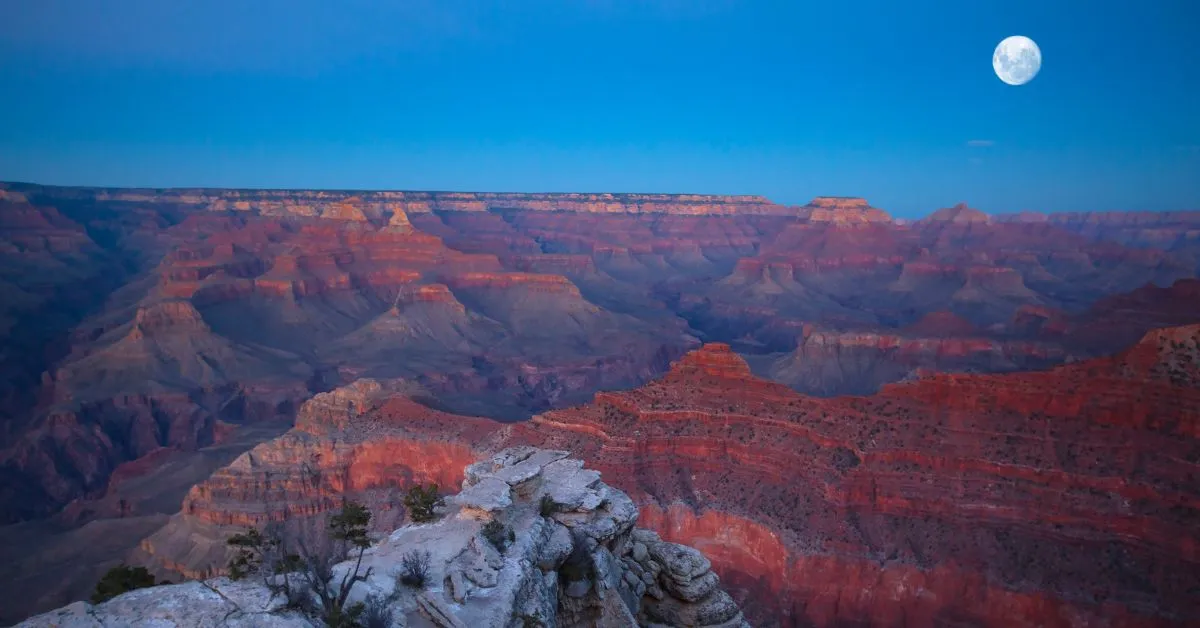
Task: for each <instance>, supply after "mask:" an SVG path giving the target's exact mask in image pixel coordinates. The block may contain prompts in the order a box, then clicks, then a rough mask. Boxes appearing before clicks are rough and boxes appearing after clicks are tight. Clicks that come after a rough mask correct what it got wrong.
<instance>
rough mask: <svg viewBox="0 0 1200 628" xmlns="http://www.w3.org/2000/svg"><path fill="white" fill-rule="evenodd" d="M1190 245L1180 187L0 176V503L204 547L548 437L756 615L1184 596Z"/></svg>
mask: <svg viewBox="0 0 1200 628" xmlns="http://www.w3.org/2000/svg"><path fill="white" fill-rule="evenodd" d="M1198 271H1200V214H1198V213H1196V212H1165V213H1146V212H1130V213H1094V214H1045V215H1042V214H1030V213H1025V214H1019V215H1012V216H989V215H987V214H984V213H983V212H979V211H977V210H974V209H972V208H970V207H968V206H966V205H962V204H960V205H957V206H954V207H949V208H946V209H942V210H938V211H936V212H933V213H932V214H931V215H929V216H927V217H926V218H923V219H921V220H916V221H907V220H896V219H893V218H892V217H891V216H889V215H888V214H887V213H886V212H885V211H883V210H881V209H878V208H874V207H872V206H871V205H870V204H869V203H868V202H867V201H865V200H863V199H857V198H845V197H819V198H817V199H814V200H813V201H812V202H810V203H809V204H807V205H804V206H787V205H780V204H777V203H773V202H771V201H769V200H767V199H765V198H762V197H757V196H708V195H666V194H511V193H441V192H372V191H344V192H339V191H304V190H213V189H169V190H151V189H145V190H135V189H103V188H61V187H50V186H37V185H31V184H18V183H8V184H0V272H2V274H0V296H2V297H3V298H0V337H3V348H4V350H3V352H2V353H0V374H2V375H3V377H0V426H2V427H0V452H2V454H0V478H3V482H0V522H2V523H5V524H8V525H7V526H6V529H7V530H8V531H9V532H10V533H11V534H10V535H9V536H11V537H12V538H13V539H26V540H27V539H29V538H30V537H29V536H28V535H27V534H26V533H27V532H28V533H29V534H35V532H36V534H35V536H36V535H37V534H42V533H43V530H42V529H46V530H49V529H53V530H55V531H56V532H55V533H54V534H53V535H49V536H47V537H46V538H44V539H42V540H41V541H39V543H41V542H44V543H45V544H46V545H45V547H46V548H47V554H55V552H56V551H57V552H63V551H66V550H64V549H63V548H65V547H77V546H79V545H80V544H81V543H82V541H81V539H88V538H92V537H93V535H94V534H96V531H97V530H99V529H101V528H104V529H107V530H110V532H111V531H116V530H124V532H121V533H115V532H114V533H112V534H110V535H109V538H112V539H114V540H113V542H112V544H111V547H108V548H107V549H106V550H105V552H100V550H99V549H97V550H96V552H98V553H96V554H95V556H94V557H93V558H92V559H90V560H92V563H93V564H94V565H100V564H110V563H111V562H112V561H114V560H116V558H117V556H118V555H120V556H121V557H129V558H134V559H136V560H137V561H139V562H141V563H144V564H147V565H150V566H153V568H154V569H156V570H159V571H160V573H164V574H166V573H172V574H175V577H176V578H178V577H179V576H187V577H193V578H199V577H210V576H213V575H217V574H218V572H219V571H220V569H221V567H222V566H223V556H224V555H223V553H222V552H223V551H224V547H223V545H222V539H223V536H222V535H225V534H228V533H229V531H230V530H234V529H238V528H244V527H245V526H249V525H258V524H263V523H266V522H275V523H279V522H287V525H289V526H295V527H296V529H295V530H294V533H296V534H303V533H304V530H303V529H302V528H305V527H306V526H311V525H313V521H316V520H318V519H319V515H320V514H321V513H324V512H327V511H328V510H329V508H331V507H332V505H333V504H335V503H337V500H338V499H340V496H342V495H346V494H354V495H357V496H359V498H360V499H363V500H364V501H366V502H368V503H370V504H371V505H372V506H373V508H375V509H376V511H377V514H378V515H379V516H378V518H377V520H376V521H377V524H378V525H379V526H381V528H380V530H381V531H382V530H383V529H384V528H383V527H386V526H392V527H396V526H398V525H399V524H400V523H401V521H402V519H403V517H404V512H403V509H402V508H400V507H399V506H398V501H399V500H398V495H399V492H400V491H403V490H406V489H407V487H409V486H411V485H412V484H413V483H415V482H435V483H437V484H439V486H442V487H456V486H458V485H459V484H461V482H462V480H463V478H462V476H461V471H462V468H463V467H464V466H465V465H466V464H468V463H469V462H470V461H471V460H474V459H476V458H477V457H479V456H481V455H484V454H490V453H493V452H495V451H498V450H499V449H501V448H503V447H506V446H510V445H513V446H515V445H526V444H532V445H537V446H546V447H552V448H556V449H563V450H566V451H570V452H571V454H572V455H574V456H578V457H580V458H581V459H583V460H585V461H586V463H587V464H588V466H589V467H593V468H596V469H598V470H600V471H601V472H602V473H603V474H604V477H605V479H606V481H607V482H609V483H610V484H612V485H613V486H614V487H617V488H619V489H621V490H622V491H625V492H626V493H628V494H629V495H630V496H631V497H632V498H633V499H634V500H635V502H636V503H637V504H638V506H639V507H640V509H641V521H642V523H640V524H639V525H642V526H643V527H649V528H651V529H654V530H656V531H657V532H658V533H659V534H661V535H662V537H663V538H664V539H667V540H670V541H676V542H684V543H687V544H690V545H694V546H696V547H698V548H699V549H701V550H702V551H704V552H705V553H706V555H709V556H710V558H711V560H712V562H713V566H714V567H713V568H714V570H715V571H716V572H717V573H718V574H719V575H720V576H721V578H722V582H723V583H726V585H727V587H728V589H729V591H730V593H731V594H733V595H734V597H735V598H736V599H738V601H739V602H741V603H743V605H746V604H747V603H748V602H749V603H751V605H749V606H745V608H747V614H748V617H750V618H751V619H752V621H753V622H754V623H755V625H838V624H839V623H840V624H845V625H851V624H854V625H861V624H862V623H865V624H869V625H938V624H941V625H960V624H968V625H976V624H983V625H1014V624H1000V623H997V622H998V621H999V619H998V618H1001V617H1005V616H1007V615H1005V614H1006V613H1011V614H1013V615H1012V616H1013V617H1017V618H1018V619H1017V620H1014V621H1016V622H1017V624H1016V625H1063V626H1072V625H1084V624H1085V623H1088V622H1092V623H1091V625H1112V626H1118V625H1155V624H1156V623H1157V624H1161V625H1180V624H1186V623H1188V622H1189V621H1195V620H1196V618H1197V615H1196V609H1195V608H1194V604H1189V603H1188V599H1189V595H1190V596H1191V597H1192V598H1194V597H1195V596H1194V591H1195V590H1196V589H1195V587H1197V586H1200V585H1198V584H1197V583H1196V582H1194V581H1189V580H1188V579H1187V576H1186V574H1187V573H1188V572H1189V570H1190V571H1193V572H1194V571H1196V569H1195V561H1196V558H1197V557H1196V555H1195V551H1196V550H1195V547H1196V542H1197V536H1198V535H1197V520H1196V519H1195V510H1194V509H1195V504H1196V502H1195V499H1196V496H1195V486H1196V482H1195V477H1196V464H1197V453H1196V440H1195V439H1196V423H1195V421H1196V417H1195V414H1194V412H1195V408H1196V407H1197V405H1196V402H1197V401H1200V400H1198V399H1197V398H1196V393H1195V370H1194V369H1195V363H1194V361H1192V356H1193V355H1194V354H1193V353H1189V352H1190V351H1193V348H1194V345H1195V327H1194V324H1195V323H1198V322H1200V280H1197V279H1196V277H1197V274H1198ZM672 365H674V366H672ZM622 391H624V392H622ZM847 395H858V396H854V397H852V396H847ZM281 434H282V435H281ZM164 470H170V471H171V474H172V475H171V477H172V480H171V481H170V482H166V481H164V482H162V483H156V482H155V481H154V477H155V474H156V473H162V472H164ZM33 528H39V529H38V530H36V531H31V530H33ZM18 532H19V533H20V534H17V533H18ZM118 537H119V538H120V542H119V543H118V542H117V541H116V539H117V538H118ZM39 538H41V537H39ZM20 542H21V541H17V540H14V543H20ZM71 544H74V545H71ZM118 546H120V547H118ZM54 548H58V549H57V550H55V549H54ZM121 548H124V549H121ZM0 549H2V550H3V551H4V552H5V554H4V555H6V556H7V555H10V553H11V552H16V551H18V549H19V548H18V547H16V545H14V546H13V547H11V548H0ZM51 562H52V561H51ZM96 568H98V567H94V568H93V569H92V570H91V571H87V572H86V574H85V575H82V576H80V579H79V581H78V582H75V583H67V584H64V585H63V586H62V587H61V588H56V589H55V590H54V591H51V592H47V593H46V594H45V595H42V596H31V595H29V594H28V591H29V590H28V589H21V588H20V587H14V588H10V590H13V591H22V592H24V593H22V594H21V595H20V596H19V597H21V598H22V599H20V600H19V601H17V602H15V603H14V605H13V606H11V608H12V609H13V610H12V611H8V610H6V615H5V616H4V617H0V621H15V620H17V619H20V618H21V617H24V616H26V615H28V614H29V613H30V612H34V611H39V610H45V609H46V608H51V607H54V606H59V605H62V604H64V603H66V602H69V601H71V600H72V599H77V596H79V594H80V592H81V591H83V589H85V588H86V587H87V586H90V582H85V580H87V579H88V578H91V579H92V580H94V577H92V574H94V572H95V569H96ZM28 569H32V570H34V571H37V567H36V565H32V564H30V565H28ZM831 574H837V575H836V576H833V575H831ZM22 577H24V578H25V579H26V580H27V581H28V582H44V581H46V579H47V578H49V577H50V574H49V573H48V572H38V573H37V576H36V577H31V576H29V575H28V573H26V574H25V575H24V576H22V574H20V573H16V572H10V573H9V574H7V575H5V576H4V577H3V579H4V581H5V582H6V583H7V582H12V581H14V580H17V579H20V578H22ZM72 596H76V597H72ZM6 602H7V600H6ZM4 606H5V607H6V609H7V608H10V606H9V605H8V604H5V605H4ZM753 609H760V610H759V611H754V610H753ZM756 613H757V614H756ZM896 618H899V619H896ZM1101 620H1103V621H1104V622H1108V623H1098V622H1101ZM855 622H859V624H855Z"/></svg>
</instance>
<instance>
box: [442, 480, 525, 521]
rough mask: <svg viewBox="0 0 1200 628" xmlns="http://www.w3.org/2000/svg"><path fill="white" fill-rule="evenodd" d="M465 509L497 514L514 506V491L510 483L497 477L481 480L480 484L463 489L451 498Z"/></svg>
mask: <svg viewBox="0 0 1200 628" xmlns="http://www.w3.org/2000/svg"><path fill="white" fill-rule="evenodd" d="M451 499H452V500H454V502H455V503H456V504H458V505H460V506H462V507H463V508H470V509H473V510H482V511H485V512H496V511H498V510H504V509H505V508H508V507H509V506H512V503H513V501H512V489H511V488H510V487H509V485H508V482H505V481H504V480H501V479H499V478H496V477H492V476H488V477H484V478H481V479H480V480H479V482H477V483H475V484H474V485H472V486H470V487H468V488H466V489H463V492H461V493H459V494H458V495H455V496H454V497H452V498H451Z"/></svg>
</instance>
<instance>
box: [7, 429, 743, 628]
mask: <svg viewBox="0 0 1200 628" xmlns="http://www.w3.org/2000/svg"><path fill="white" fill-rule="evenodd" d="M449 503H450V510H449V512H447V513H445V516H444V518H443V519H441V520H440V521H438V522H436V523H433V524H423V525H410V526H406V527H402V528H400V529H397V530H395V531H394V532H392V533H391V534H389V535H387V537H386V538H384V539H383V540H382V541H380V542H379V543H378V544H376V545H374V546H373V547H371V548H370V549H369V550H368V551H367V552H366V554H365V557H364V559H363V561H362V567H363V569H364V570H369V571H370V574H371V575H370V576H369V577H368V578H367V580H366V581H364V582H361V583H358V584H356V585H355V588H354V590H353V591H352V592H351V596H350V598H349V599H350V602H351V603H353V602H355V601H360V600H364V599H366V598H367V597H368V596H370V595H376V596H380V597H383V598H385V599H387V600H388V604H389V606H390V607H391V608H392V609H393V612H394V616H395V618H396V620H395V621H397V622H398V624H399V625H402V626H406V625H433V626H436V627H438V628H457V627H462V626H488V627H492V626H495V627H504V628H507V627H510V626H523V625H529V623H530V622H531V621H532V622H535V623H536V624H537V625H543V626H564V627H570V626H581V627H582V626H614V627H615V626H664V627H666V626H681V627H682V626H689V627H691V626H695V627H703V626H720V627H723V628H735V627H746V628H748V626H749V624H747V623H746V622H745V620H744V619H743V617H742V613H741V610H740V609H739V608H738V606H737V604H735V603H734V601H733V600H732V599H731V598H730V596H729V594H728V593H726V592H725V591H724V590H722V589H721V588H720V579H719V578H718V577H717V575H716V574H714V573H713V572H712V569H711V564H710V563H709V561H708V559H707V558H705V557H704V555H703V554H701V553H700V552H698V551H696V550H695V549H693V548H690V547H686V546H683V545H677V544H674V543H669V542H666V541H663V540H662V539H661V538H660V537H659V536H658V535H657V534H655V533H654V532H651V531H648V530H643V529H639V528H636V527H635V525H636V523H637V518H638V512H637V508H636V506H634V504H633V502H632V500H630V499H629V497H628V496H627V495H625V494H624V493H622V492H620V491H618V490H615V489H613V488H611V487H609V486H608V485H606V484H604V483H603V482H602V481H600V474H599V473H596V472H595V471H592V470H589V469H584V468H583V462H582V461H581V460H578V459H573V458H570V457H569V454H568V453H567V452H565V451H552V450H540V449H535V448H530V447H521V448H514V449H507V450H504V451H501V452H499V453H497V454H496V455H494V456H492V457H491V458H489V459H487V460H484V461H482V462H478V463H475V464H472V465H470V466H469V467H467V469H466V471H465V479H464V480H463V483H462V492H461V493H459V494H458V495H456V496H454V497H452V498H451V499H450V500H449ZM543 504H552V507H547V506H544V505H543ZM489 522H498V524H499V525H500V526H502V530H504V531H505V532H511V535H508V534H502V535H500V536H499V537H498V538H495V537H493V538H489V536H488V535H486V534H484V525H485V524H487V523H489ZM414 551H421V552H428V554H429V559H430V570H429V575H428V580H427V584H426V585H425V586H423V587H421V588H409V587H406V586H404V585H402V584H400V583H399V582H398V581H397V579H396V577H395V576H394V575H392V574H394V573H395V572H396V571H398V570H399V569H400V566H401V564H402V562H403V558H404V556H405V555H406V554H409V553H411V552H414ZM352 568H353V563H352V562H351V561H347V562H344V563H341V564H340V565H338V566H336V567H334V577H335V578H337V577H340V576H341V575H342V574H344V573H345V572H347V571H349V570H351V569H352ZM148 622H155V623H156V625H162V626H179V627H184V626H217V625H220V626H313V625H316V624H314V623H312V622H310V620H307V619H305V618H304V617H302V616H300V615H298V614H297V613H296V612H295V611H288V610H287V609H286V607H285V604H284V600H283V599H279V598H274V599H273V598H272V596H271V595H270V592H269V591H268V590H267V589H266V588H265V587H264V586H262V585H261V584H257V583H255V584H251V583H248V582H231V581H229V580H228V579H225V578H218V579H214V580H208V581H203V582H189V583H186V584H180V585H170V586H161V587H154V588H152V589H143V590H138V591H133V592H130V593H127V594H125V595H122V596H119V597H117V598H114V599H113V600H110V601H108V602H105V603H103V604H100V605H97V606H92V605H89V604H87V603H84V602H77V603H75V604H72V605H70V606H67V607H65V608H63V609H60V610H57V611H51V612H50V613H46V614H44V615H40V616H37V617H34V618H31V619H29V620H27V621H25V622H23V623H21V624H19V625H20V626H22V627H27V628H34V627H38V626H47V627H48V626H61V627H63V628H70V627H76V626H77V627H81V628H82V627H85V626H96V627H99V626H111V625H143V624H146V623H148ZM422 622H425V623H422Z"/></svg>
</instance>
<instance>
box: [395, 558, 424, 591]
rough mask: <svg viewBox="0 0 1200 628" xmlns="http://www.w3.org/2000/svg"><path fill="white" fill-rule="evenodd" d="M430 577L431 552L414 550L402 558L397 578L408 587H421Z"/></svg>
mask: <svg viewBox="0 0 1200 628" xmlns="http://www.w3.org/2000/svg"><path fill="white" fill-rule="evenodd" d="M428 578H429V552H421V551H418V550H412V551H411V552H409V553H407V554H405V555H404V556H403V557H402V558H401V559H400V572H399V573H397V574H396V580H398V581H399V582H400V584H403V585H404V586H406V587H412V588H414V589H420V588H422V587H424V586H425V581H426V580H427V579H428Z"/></svg>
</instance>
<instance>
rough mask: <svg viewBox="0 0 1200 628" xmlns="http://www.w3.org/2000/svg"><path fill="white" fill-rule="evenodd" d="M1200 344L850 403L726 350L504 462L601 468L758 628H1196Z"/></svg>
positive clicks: (1154, 339)
mask: <svg viewBox="0 0 1200 628" xmlns="http://www.w3.org/2000/svg"><path fill="white" fill-rule="evenodd" d="M1198 342H1200V327H1197V326H1190V327H1183V328H1176V329H1173V330H1164V331H1159V332H1152V333H1151V334H1148V335H1147V336H1146V338H1145V339H1143V340H1142V341H1141V342H1140V343H1139V344H1138V345H1137V346H1135V347H1134V348H1133V349H1130V350H1129V351H1128V352H1125V353H1123V354H1121V355H1119V356H1116V357H1111V358H1101V359H1095V360H1088V361H1081V362H1077V363H1075V364H1071V365H1068V366H1061V367H1058V368H1056V369H1054V370H1052V371H1049V372H1041V373H1015V374H1005V375H973V374H970V375H968V374H941V375H930V376H927V377H921V378H919V379H916V380H915V381H911V382H907V383H901V384H891V385H888V386H886V387H884V389H883V390H882V391H881V392H880V393H878V394H876V395H874V396H872V397H866V398H853V397H850V398H839V399H832V400H823V399H815V398H811V397H804V396H801V395H798V394H796V393H794V392H793V391H791V390H790V389H789V388H787V387H785V386H782V385H780V384H776V383H773V382H768V381H765V380H761V379H758V378H755V377H754V376H752V375H751V374H750V371H749V368H748V366H747V365H746V364H745V362H744V361H742V360H741V359H740V358H739V357H738V356H736V355H735V354H733V353H732V352H731V351H730V350H729V347H728V346H726V345H719V344H709V345H705V347H704V348H702V349H701V350H698V351H696V352H693V353H691V354H689V355H688V356H686V357H685V358H683V359H682V360H680V361H679V362H677V363H676V365H675V366H674V367H673V368H672V370H671V372H670V373H669V374H668V375H667V376H666V377H664V378H663V379H661V380H658V381H656V382H654V383H652V384H649V385H647V386H644V387H642V388H639V389H637V390H634V391H629V392H605V393H600V394H598V395H597V396H596V399H595V401H594V402H593V403H592V404H589V405H587V406H583V407H579V408H572V409H567V410H559V411H552V412H548V413H545V414H542V415H538V416H536V417H534V419H533V420H532V421H531V422H530V423H525V424H517V425H513V426H510V427H507V428H505V432H506V442H528V443H535V444H538V445H539V446H546V447H563V448H570V449H571V450H572V451H573V452H575V453H576V455H580V456H583V457H586V458H587V459H588V460H591V461H593V462H592V464H594V465H595V466H596V468H597V469H598V470H600V471H602V472H603V473H604V475H605V477H606V478H607V479H608V481H609V482H612V483H613V484H614V486H618V487H620V488H622V489H624V490H625V491H626V492H627V493H628V494H629V495H630V496H631V497H632V498H633V499H634V501H635V502H636V503H638V504H639V506H641V508H642V513H643V521H644V525H648V526H650V527H652V528H653V529H655V530H656V531H658V532H659V533H660V534H661V535H662V536H663V538H667V539H670V540H673V541H676V542H680V543H686V544H688V545H692V546H695V547H697V548H699V549H701V550H702V551H704V552H705V554H706V555H707V556H708V557H709V559H710V560H712V561H713V564H714V570H715V571H717V572H718V573H720V574H721V577H722V581H723V582H724V583H726V585H727V586H728V587H729V588H730V592H731V593H732V594H733V595H734V596H735V598H736V599H738V600H740V601H742V602H743V605H744V608H746V609H747V610H748V612H749V614H750V618H751V620H752V621H754V622H755V624H756V625H767V626H771V625H775V626H804V625H837V624H841V623H845V624H855V625H913V626H923V625H937V624H939V623H946V622H950V623H958V624H965V625H980V626H1087V625H1107V626H1141V625H1163V626H1171V625H1187V624H1189V623H1194V622H1195V621H1198V620H1200V606H1197V604H1196V601H1195V598H1194V596H1192V595H1191V594H1190V593H1188V591H1191V590H1192V588H1193V587H1196V586H1200V581H1198V580H1197V579H1196V578H1195V577H1194V576H1192V575H1190V574H1196V573H1200V570H1197V569H1196V565H1197V561H1198V560H1200V556H1197V555H1196V548H1197V547H1200V546H1198V545H1197V539H1196V534H1195V530H1196V529H1197V526H1198V525H1200V515H1198V514H1197V513H1198V512H1200V511H1197V510H1196V508H1195V507H1194V506H1195V504H1196V503H1197V501H1196V500H1197V499H1198V498H1200V493H1197V485H1196V483H1195V482H1192V481H1191V480H1190V478H1192V477H1193V476H1194V472H1195V469H1194V464H1193V463H1192V462H1189V461H1193V460H1195V457H1196V455H1197V452H1198V451H1200V441H1197V436H1198V433H1197V431H1196V430H1197V425H1200V423H1198V420H1200V417H1198V416H1197V414H1196V408H1197V407H1200V397H1198V395H1200V389H1197V388H1196V387H1195V381H1196V380H1195V377H1196V375H1197V373H1198V371H1197V369H1198V368H1200V358H1197V357H1195V349H1194V347H1195V346H1197V343H1198ZM897 617H903V618H905V619H904V620H903V621H900V622H899V623H897V621H896V620H895V618H897Z"/></svg>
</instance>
